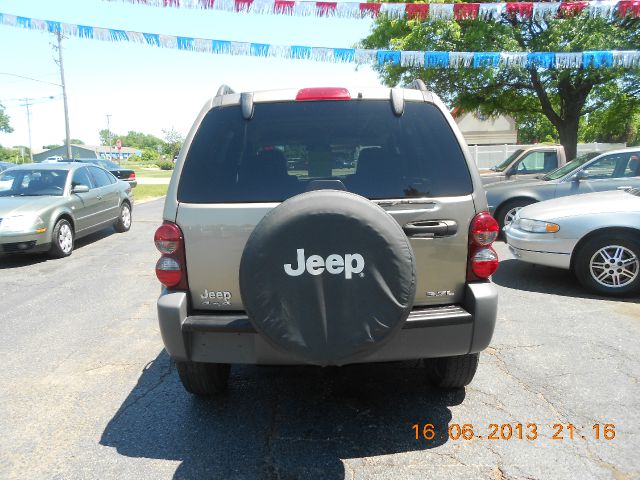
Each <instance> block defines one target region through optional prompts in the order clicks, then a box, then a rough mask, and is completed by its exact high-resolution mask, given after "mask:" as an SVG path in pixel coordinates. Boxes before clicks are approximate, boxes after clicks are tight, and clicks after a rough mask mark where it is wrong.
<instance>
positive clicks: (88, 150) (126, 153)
mask: <svg viewBox="0 0 640 480" xmlns="http://www.w3.org/2000/svg"><path fill="white" fill-rule="evenodd" d="M141 154H142V152H141V151H140V150H139V149H137V148H130V147H122V148H121V149H118V148H116V147H115V146H112V147H109V145H106V146H104V145H99V146H95V145H76V144H72V145H71V156H72V157H73V158H101V159H113V160H126V159H128V158H129V157H130V156H132V155H138V156H140V155H141ZM53 156H61V157H63V158H66V157H67V147H66V146H65V145H62V146H61V147H57V148H52V149H50V150H45V151H43V152H40V153H34V154H33V161H34V162H41V161H43V160H45V159H46V158H47V157H53Z"/></svg>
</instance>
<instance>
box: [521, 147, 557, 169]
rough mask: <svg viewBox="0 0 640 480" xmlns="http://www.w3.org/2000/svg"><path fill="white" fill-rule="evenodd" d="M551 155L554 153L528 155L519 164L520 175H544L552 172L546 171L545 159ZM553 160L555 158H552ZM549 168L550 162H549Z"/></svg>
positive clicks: (532, 153)
mask: <svg viewBox="0 0 640 480" xmlns="http://www.w3.org/2000/svg"><path fill="white" fill-rule="evenodd" d="M549 153H551V155H553V152H531V153H529V154H528V155H526V156H525V157H524V158H523V159H522V160H521V161H520V163H519V164H518V168H517V172H518V173H543V172H548V171H549V170H551V168H549V169H548V170H545V158H549V155H548V154H549ZM551 158H553V157H551ZM547 166H548V162H547Z"/></svg>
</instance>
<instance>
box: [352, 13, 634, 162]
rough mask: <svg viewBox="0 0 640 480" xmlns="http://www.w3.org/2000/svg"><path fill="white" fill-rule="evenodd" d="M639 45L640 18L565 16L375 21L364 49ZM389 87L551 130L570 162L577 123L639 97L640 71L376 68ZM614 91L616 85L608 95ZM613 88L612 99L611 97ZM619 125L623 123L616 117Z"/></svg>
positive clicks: (630, 47) (626, 47)
mask: <svg viewBox="0 0 640 480" xmlns="http://www.w3.org/2000/svg"><path fill="white" fill-rule="evenodd" d="M639 45H640V20H638V19H635V20H632V19H625V20H617V21H615V22H612V21H610V20H608V19H603V18H591V17H589V14H588V13H587V12H584V13H582V14H580V15H577V16H573V17H570V18H562V19H551V20H548V21H545V20H539V21H538V20H534V19H530V20H517V19H515V18H509V17H507V16H504V15H503V16H502V17H501V19H500V20H499V21H496V22H493V21H485V20H463V21H458V22H454V21H442V20H439V21H428V22H425V21H420V20H418V19H413V20H407V19H392V18H389V17H387V16H384V15H381V16H379V17H378V18H377V19H376V21H375V24H374V27H373V29H372V31H371V33H370V35H369V36H368V37H366V38H365V39H364V40H363V41H362V46H363V47H365V48H381V49H401V50H420V51H423V50H430V51H449V52H451V51H454V52H500V51H513V52H516V51H520V52H545V51H546V52H582V51H585V50H633V49H637V48H638V46H639ZM375 68H376V69H377V71H378V73H379V75H380V76H381V78H382V79H383V81H384V82H385V83H386V84H387V85H389V86H393V85H397V84H400V83H405V84H408V83H410V82H411V81H412V80H413V79H415V78H420V79H422V80H423V81H424V82H425V83H426V85H427V87H428V88H430V89H431V90H433V91H434V92H436V93H437V94H439V95H440V96H442V97H443V99H444V100H445V101H446V102H449V103H450V104H451V105H457V106H460V107H462V108H463V109H465V110H467V111H473V110H476V109H478V110H480V111H481V112H482V113H484V114H489V115H495V114H500V113H505V114H510V115H513V116H515V117H520V118H529V119H532V118H534V117H535V115H539V114H542V115H544V116H545V117H546V118H547V119H548V121H549V122H550V123H551V124H552V125H553V127H554V129H555V130H556V132H557V136H558V138H559V139H560V142H561V143H562V145H563V146H564V147H565V149H566V151H567V155H568V157H569V158H573V157H575V152H576V145H577V142H578V130H579V124H580V119H581V118H582V117H583V116H584V115H588V114H591V113H594V112H598V111H600V110H603V109H608V108H609V107H610V106H611V105H613V104H615V103H619V102H624V101H625V100H624V99H625V98H629V97H631V96H633V95H636V96H637V95H638V94H639V93H640V87H639V86H638V85H640V70H639V69H623V68H621V67H618V68H593V67H588V68H584V69H569V68H567V69H563V68H557V69H545V68H539V67H535V66H532V67H529V68H525V67H505V66H500V67H499V68H481V69H476V68H457V69H456V68H430V69H425V68H421V67H419V66H417V67H414V66H401V65H396V64H385V65H382V66H376V67H375ZM612 85H615V86H617V87H618V88H617V90H616V89H612ZM613 90H615V91H616V92H617V93H618V95H610V94H611V93H612V91H613ZM618 119H620V120H622V117H620V116H619V117H618Z"/></svg>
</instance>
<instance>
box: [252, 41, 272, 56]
mask: <svg viewBox="0 0 640 480" xmlns="http://www.w3.org/2000/svg"><path fill="white" fill-rule="evenodd" d="M250 52H251V55H253V56H254V57H266V56H267V55H269V44H268V43H252V44H251V46H250Z"/></svg>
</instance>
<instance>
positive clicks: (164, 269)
mask: <svg viewBox="0 0 640 480" xmlns="http://www.w3.org/2000/svg"><path fill="white" fill-rule="evenodd" d="M154 242H155V244H156V248H157V249H158V251H159V252H160V253H161V254H162V256H161V257H160V259H159V260H158V263H156V276H157V277H158V280H160V283H162V284H163V285H164V286H165V287H167V288H175V289H178V290H188V289H189V284H188V282H187V268H186V261H185V252H184V237H183V236H182V231H181V230H180V227H178V226H177V225H176V224H175V223H171V222H164V223H163V224H162V225H160V227H158V229H157V230H156V233H155V235H154Z"/></svg>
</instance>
